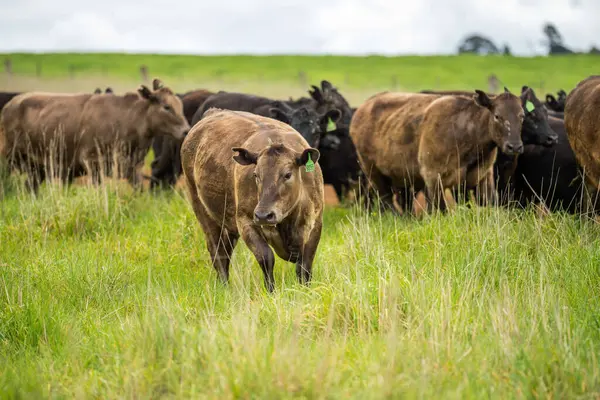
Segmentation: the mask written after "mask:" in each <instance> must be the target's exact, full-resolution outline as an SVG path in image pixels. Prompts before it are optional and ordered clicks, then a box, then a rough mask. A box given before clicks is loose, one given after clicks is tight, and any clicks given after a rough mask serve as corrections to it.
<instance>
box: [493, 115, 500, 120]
mask: <svg viewBox="0 0 600 400" xmlns="http://www.w3.org/2000/svg"><path fill="white" fill-rule="evenodd" d="M494 121H496V122H500V116H499V115H498V114H494Z"/></svg>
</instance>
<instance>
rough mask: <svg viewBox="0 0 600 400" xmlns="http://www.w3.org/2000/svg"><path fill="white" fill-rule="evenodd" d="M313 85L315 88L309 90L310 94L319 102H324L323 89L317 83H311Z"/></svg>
mask: <svg viewBox="0 0 600 400" xmlns="http://www.w3.org/2000/svg"><path fill="white" fill-rule="evenodd" d="M311 87H312V88H313V90H309V91H308V94H310V97H312V98H313V99H314V100H315V101H316V102H317V103H319V104H322V103H323V93H321V89H319V88H318V87H316V86H315V85H311Z"/></svg>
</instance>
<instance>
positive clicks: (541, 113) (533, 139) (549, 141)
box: [521, 86, 558, 146]
mask: <svg viewBox="0 0 600 400" xmlns="http://www.w3.org/2000/svg"><path fill="white" fill-rule="evenodd" d="M521 105H522V107H523V111H524V112H525V119H524V120H523V131H522V132H521V139H522V140H523V143H524V144H541V145H544V146H552V145H553V144H554V143H556V142H557V141H558V135H557V134H556V132H554V131H553V130H552V128H551V127H550V124H549V123H548V110H546V107H544V105H543V104H542V102H541V101H539V100H538V98H537V97H536V95H535V92H534V91H533V89H531V88H530V87H527V86H523V88H522V89H521Z"/></svg>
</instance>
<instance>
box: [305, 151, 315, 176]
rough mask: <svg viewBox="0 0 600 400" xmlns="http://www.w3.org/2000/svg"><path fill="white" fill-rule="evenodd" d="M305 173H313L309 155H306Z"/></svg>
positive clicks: (313, 167)
mask: <svg viewBox="0 0 600 400" xmlns="http://www.w3.org/2000/svg"><path fill="white" fill-rule="evenodd" d="M305 166H306V172H313V171H314V170H315V163H314V162H313V160H311V159H310V153H308V161H307V162H306V165H305Z"/></svg>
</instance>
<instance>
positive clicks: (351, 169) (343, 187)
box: [319, 128, 362, 201]
mask: <svg viewBox="0 0 600 400" xmlns="http://www.w3.org/2000/svg"><path fill="white" fill-rule="evenodd" d="M329 134H330V135H332V136H334V137H336V138H338V140H339V143H338V144H337V148H336V149H334V148H332V147H330V146H323V145H322V146H320V147H319V152H320V153H321V157H320V158H319V164H320V165H321V171H323V182H324V183H325V184H326V185H332V186H333V188H334V190H335V193H336V194H337V196H338V199H339V200H340V201H342V200H344V198H345V197H346V195H347V194H348V193H349V192H350V191H351V190H353V189H355V188H356V187H357V184H358V181H359V177H360V176H361V173H362V172H361V169H360V165H359V163H358V155H357V153H356V148H355V147H354V143H353V142H352V139H351V138H350V135H349V133H348V130H347V129H346V128H341V129H337V130H335V131H333V132H330V133H329Z"/></svg>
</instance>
